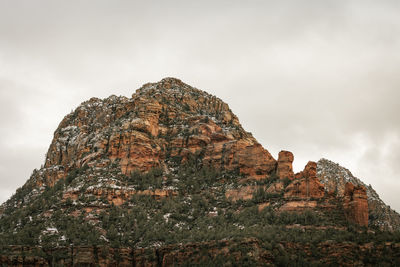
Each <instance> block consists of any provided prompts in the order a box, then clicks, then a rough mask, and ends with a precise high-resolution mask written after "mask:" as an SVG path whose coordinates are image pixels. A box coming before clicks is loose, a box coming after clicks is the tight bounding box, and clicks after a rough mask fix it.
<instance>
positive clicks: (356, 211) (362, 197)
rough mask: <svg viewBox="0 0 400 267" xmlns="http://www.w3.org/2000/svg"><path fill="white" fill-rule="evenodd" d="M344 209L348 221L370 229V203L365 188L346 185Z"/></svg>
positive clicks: (350, 184)
mask: <svg viewBox="0 0 400 267" xmlns="http://www.w3.org/2000/svg"><path fill="white" fill-rule="evenodd" d="M343 209H344V211H345V214H346V217H347V220H348V221H350V222H352V223H355V224H358V225H361V226H366V227H368V201H367V191H366V189H365V187H364V186H361V185H359V186H354V185H353V184H352V183H346V186H345V193H344V202H343Z"/></svg>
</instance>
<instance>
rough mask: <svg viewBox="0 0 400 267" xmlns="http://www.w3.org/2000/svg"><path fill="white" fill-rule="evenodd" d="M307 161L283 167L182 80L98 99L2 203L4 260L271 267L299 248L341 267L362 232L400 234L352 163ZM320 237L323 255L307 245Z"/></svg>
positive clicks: (224, 108)
mask: <svg viewBox="0 0 400 267" xmlns="http://www.w3.org/2000/svg"><path fill="white" fill-rule="evenodd" d="M293 160H294V155H293V154H292V153H291V152H289V151H281V152H280V153H279V155H278V160H275V159H274V158H273V157H272V155H271V154H270V153H269V152H268V150H267V149H265V148H263V147H262V146H261V144H259V143H258V142H257V140H256V139H255V138H254V137H253V136H252V135H251V133H248V132H246V131H245V130H244V129H243V127H242V126H241V124H240V123H239V119H238V118H237V116H236V115H235V114H234V113H233V112H232V111H231V110H230V108H229V106H228V104H226V103H225V102H223V101H222V100H221V99H219V98H217V97H216V96H213V95H211V94H208V93H206V92H204V91H201V90H199V89H196V88H194V87H192V86H190V85H187V84H185V83H183V82H182V81H180V80H179V79H176V78H164V79H162V80H161V81H159V82H156V83H148V84H145V85H143V86H142V87H141V88H139V89H138V90H137V91H136V93H134V94H133V95H132V97H131V98H127V97H122V96H115V95H112V96H110V97H108V98H105V99H99V98H91V99H89V100H88V101H85V102H83V103H82V104H81V105H79V106H78V107H77V108H76V109H75V110H74V111H73V112H71V113H70V114H68V115H67V116H66V117H65V118H64V119H63V120H62V121H61V123H60V124H59V126H58V128H57V129H56V131H55V132H54V138H53V140H52V142H51V144H50V147H49V149H48V152H47V154H46V162H45V164H44V166H43V167H42V168H40V169H39V170H34V171H33V173H32V175H31V177H30V179H29V180H28V181H27V182H26V184H25V185H24V186H23V187H21V188H20V189H18V190H17V192H16V194H15V195H14V196H12V197H11V198H10V199H9V200H8V201H7V202H5V203H4V204H3V205H2V206H0V253H2V249H3V248H6V250H7V251H6V252H5V256H4V257H3V255H0V265H1V264H5V265H10V264H12V263H14V262H15V261H14V260H15V259H17V258H18V259H23V260H25V259H26V258H29V257H26V258H25V257H22V256H21V254H22V255H26V254H29V255H34V257H30V258H29V260H30V261H29V262H27V261H26V262H23V263H25V264H26V265H43V262H47V263H48V264H49V265H74V264H75V265H80V264H82V265H85V264H86V265H87V264H88V263H96V264H95V265H101V266H107V265H108V266H110V265H115V266H116V265H119V264H120V265H124V266H125V265H126V266H128V265H129V266H130V265H137V266H139V265H140V266H156V265H161V264H162V265H163V266H171V265H185V261H189V262H190V261H191V262H190V263H193V262H197V263H200V262H201V260H202V259H203V258H204V257H203V254H201V255H200V254H199V256H198V257H199V260H198V261H197V260H193V258H191V257H197V256H193V255H194V254H196V253H197V252H199V253H200V251H204V252H205V253H206V255H213V256H212V259H211V261H210V262H208V263H205V262H202V264H200V265H205V266H209V265H215V264H216V263H215V259H217V258H218V257H219V255H218V254H219V253H225V254H224V257H228V256H227V254H228V255H230V256H232V255H234V258H232V259H234V262H235V263H238V264H239V265H249V264H250V265H254V266H257V265H265V264H267V265H274V264H275V263H276V262H277V261H278V260H279V258H280V257H281V256H282V255H278V254H280V253H281V251H283V252H284V251H285V250H287V251H288V253H289V254H290V253H293V255H305V256H306V257H311V258H310V259H311V260H312V262H313V263H322V261H321V262H320V261H315V260H314V259H313V257H319V256H316V255H320V253H325V254H324V255H325V256H323V257H325V260H326V261H325V263H330V261H329V260H330V258H329V257H330V256H331V255H332V254H333V253H331V252H330V251H335V259H334V260H337V253H336V251H338V250H343V246H342V245H343V242H344V239H343V238H347V237H348V240H349V241H353V242H354V241H356V242H354V244H355V245H354V246H353V245H352V247H349V246H348V244H346V246H345V247H346V248H348V250H349V251H357V253H359V254H360V253H364V251H366V250H365V246H367V245H368V244H365V246H364V245H358V244H359V243H360V244H362V242H365V239H364V237H365V236H364V234H368V235H370V234H372V233H373V232H372V233H367V231H363V233H364V234H363V235H362V236H361V237H359V236H360V234H359V233H361V232H362V231H361V230H366V227H369V226H370V227H371V226H372V227H374V228H373V229H375V228H381V229H384V230H397V229H399V228H400V225H399V224H397V223H396V218H397V217H396V213H391V212H392V211H391V210H390V208H385V206H384V203H383V202H382V201H381V200H380V199H379V197H377V195H376V196H375V195H374V194H376V193H375V191H373V190H372V188H370V187H367V189H365V186H364V185H363V184H362V182H361V181H359V180H358V179H357V178H355V177H353V176H352V174H351V173H350V172H349V171H348V170H347V169H344V168H343V167H340V166H339V165H338V164H335V163H333V162H331V161H328V160H320V161H319V162H318V163H315V162H308V164H307V165H306V166H305V168H304V170H303V171H301V172H299V173H296V174H295V173H293V168H292V163H293ZM342 190H343V192H342ZM367 195H368V197H367ZM367 198H368V200H367ZM378 206H379V207H378ZM382 207H383V208H382ZM397 216H398V215H397ZM368 220H369V221H368ZM349 225H351V227H356V229H358V231H352V230H351V229H352V228H351V227H349ZM382 226H388V227H382ZM389 226H390V227H391V228H390V227H389ZM361 227H363V228H361ZM315 232H317V233H318V234H317V235H314V233H315ZM316 238H319V239H320V240H317V241H316ZM379 238H382V237H381V236H378V237H377V239H379ZM384 238H386V240H387V236H384ZM326 239H329V241H332V240H335V241H332V242H325V241H326ZM216 240H218V241H216ZM238 240H239V241H238ZM399 240H400V237H399ZM346 241H347V240H346ZM216 242H217V243H216ZM335 242H336V243H335ZM311 243H312V244H313V246H314V245H315V246H318V247H319V248H320V249H319V251H320V253H312V252H311V251H306V252H305V253H304V251H302V253H299V251H296V250H293V248H295V247H296V246H297V247H299V248H300V250H302V249H304V248H306V247H307V246H308V247H309V245H310V244H311ZM273 244H275V245H273ZM369 244H370V243H369ZM11 245H24V246H27V245H28V246H30V247H29V249H30V251H29V252H27V249H26V247H22V248H21V251H19V250H18V247H14V246H11ZM248 246H251V247H248ZM368 246H369V247H370V246H371V245H368ZM71 248H72V249H71ZM117 248H119V249H117ZM238 248H239V250H238ZM396 248H400V246H398V247H396ZM107 249H109V250H107ZM375 249H376V250H384V249H383V248H382V247H379V246H376V247H375ZM100 251H101V252H100ZM196 251H197V252H196ZM368 251H369V250H368ZM369 252H371V251H369ZM210 253H211V254H210ZM271 253H275V254H273V255H272V254H271ZM277 253H278V254H277ZM385 253H387V251H386V250H385ZM344 254H346V255H347V251H346V253H344ZM375 254H377V253H375ZM43 255H45V256H43ZM82 255H83V256H82ZM85 255H86V256H85ZM107 255H113V256H109V257H108V258H107ZM196 255H197V254H196ZM246 255H247V256H246ZM249 255H256V256H254V257H253V256H249ZM257 255H258V256H257ZM283 255H287V254H286V252H285V254H283ZM321 255H322V254H321ZM360 255H361V254H360ZM42 257H46V260H47V261H44V260H43V258H42ZM187 257H189V258H187ZM363 257H364V258H365V259H369V257H370V254H367V255H365V256H363ZM110 258H113V259H110ZM118 259H120V260H121V261H123V262H118ZM357 259H358V257H357ZM114 260H116V261H117V262H115V261H114ZM240 260H244V261H243V264H240V263H241V262H240ZM249 260H251V261H250V262H249ZM223 263H224V262H222V263H221V264H218V263H217V265H223ZM257 263H260V264H257ZM298 263H299V265H307V264H305V262H304V261H299V262H298ZM300 263H301V264H300ZM341 263H348V259H347V258H346V257H344V258H343V261H342V262H341ZM341 263H339V264H337V265H344V264H341ZM353 263H354V262H351V264H353ZM282 265H288V264H287V262H286V263H285V264H283V263H282Z"/></svg>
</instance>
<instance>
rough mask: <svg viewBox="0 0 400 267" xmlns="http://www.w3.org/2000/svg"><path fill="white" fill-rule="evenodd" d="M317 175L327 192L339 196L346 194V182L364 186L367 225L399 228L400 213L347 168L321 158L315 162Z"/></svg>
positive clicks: (392, 228) (386, 228)
mask: <svg viewBox="0 0 400 267" xmlns="http://www.w3.org/2000/svg"><path fill="white" fill-rule="evenodd" d="M317 176H318V178H319V179H320V181H321V183H323V184H324V186H325V190H326V191H327V192H330V193H332V194H336V195H337V196H339V197H344V196H345V195H346V184H347V183H348V182H350V183H352V184H353V185H355V186H362V187H364V188H365V189H366V194H367V200H368V210H369V211H368V213H369V215H368V221H369V225H370V226H377V227H379V228H381V229H382V230H389V231H393V230H399V229H400V215H399V214H398V213H397V212H396V211H394V210H392V209H391V208H390V207H389V206H387V205H385V203H384V202H383V201H382V200H381V199H380V198H379V195H378V194H377V193H376V192H375V190H374V189H373V188H372V187H371V186H370V185H369V186H367V185H365V184H364V183H363V182H362V181H361V180H360V179H358V178H356V177H354V176H353V175H352V173H351V172H350V171H349V170H348V169H346V168H344V167H342V166H340V165H339V164H337V163H334V162H332V161H330V160H327V159H321V160H319V161H318V164H317Z"/></svg>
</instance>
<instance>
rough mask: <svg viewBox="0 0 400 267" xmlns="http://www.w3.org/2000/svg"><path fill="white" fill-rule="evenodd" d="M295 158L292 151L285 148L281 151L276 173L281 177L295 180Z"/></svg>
mask: <svg viewBox="0 0 400 267" xmlns="http://www.w3.org/2000/svg"><path fill="white" fill-rule="evenodd" d="M293 159H294V157H293V154H292V152H289V151H283V150H282V151H281V152H279V155H278V162H277V169H276V174H277V175H278V177H279V179H284V178H289V179H290V180H293V178H294V173H293V166H292V163H293Z"/></svg>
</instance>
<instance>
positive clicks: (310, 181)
mask: <svg viewBox="0 0 400 267" xmlns="http://www.w3.org/2000/svg"><path fill="white" fill-rule="evenodd" d="M324 195H325V191H324V185H323V184H321V182H320V181H319V179H318V178H317V163H315V162H312V161H309V162H308V163H307V165H306V166H305V168H304V170H303V171H302V172H300V173H297V174H296V175H295V180H293V182H292V183H291V184H289V185H288V187H286V192H285V195H284V197H285V198H301V199H309V198H323V197H324Z"/></svg>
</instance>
